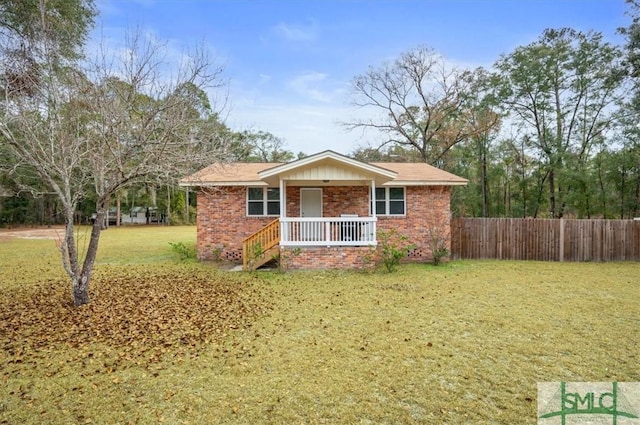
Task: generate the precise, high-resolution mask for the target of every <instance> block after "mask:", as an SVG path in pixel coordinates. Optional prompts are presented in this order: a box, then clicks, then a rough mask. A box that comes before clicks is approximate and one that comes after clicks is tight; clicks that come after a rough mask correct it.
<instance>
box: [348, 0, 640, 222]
mask: <svg viewBox="0 0 640 425" xmlns="http://www.w3.org/2000/svg"><path fill="white" fill-rule="evenodd" d="M627 4H628V6H629V10H628V15H629V17H630V18H631V23H630V24H629V26H628V27H625V28H620V29H618V31H619V33H620V34H622V35H623V36H624V38H625V40H626V44H625V45H623V46H619V45H614V44H612V43H610V42H608V41H606V40H604V38H603V35H602V33H600V32H596V31H588V32H581V31H577V30H574V29H571V28H561V29H547V30H545V31H544V32H543V33H542V34H541V35H540V36H539V38H538V39H537V40H535V41H533V42H532V43H530V44H528V45H525V46H519V47H517V48H516V49H515V50H514V51H513V52H511V53H508V54H504V55H502V56H500V58H499V59H498V60H497V61H496V62H495V63H494V64H493V67H492V69H483V68H478V69H472V70H470V69H458V68H455V67H453V66H450V65H449V63H448V62H447V60H446V58H444V57H443V56H441V55H440V54H439V53H438V52H436V51H434V50H433V49H430V48H429V47H425V46H421V47H418V48H415V49H413V50H410V51H408V52H405V53H403V54H402V55H400V57H398V58H397V59H396V60H395V61H392V62H387V63H384V64H383V65H381V66H379V67H371V68H370V69H369V70H368V71H367V72H366V73H364V74H362V75H360V76H358V77H356V78H355V79H354V80H353V83H352V91H353V99H354V100H353V103H354V105H356V106H358V107H360V108H365V109H368V110H369V111H372V112H374V113H376V112H377V115H373V118H367V119H364V120H358V121H351V122H345V123H343V124H344V126H345V127H346V128H348V129H352V130H353V129H364V130H372V131H374V132H375V133H377V134H378V135H379V136H380V139H381V140H382V141H381V142H380V143H377V144H370V145H367V146H362V147H359V148H358V149H356V150H355V151H354V152H353V156H354V157H356V158H358V159H361V160H376V161H422V162H427V163H430V164H432V165H434V166H437V167H439V168H442V169H445V170H447V171H450V172H453V173H455V174H458V175H460V176H463V177H465V178H467V179H469V185H468V186H467V187H464V188H456V189H455V191H454V196H453V200H452V210H453V213H454V215H458V216H473V217H548V218H561V217H577V218H592V217H603V218H631V217H637V216H640V137H639V131H640V128H639V127H638V122H640V119H639V118H640V115H639V113H640V100H639V99H640V91H639V86H638V82H639V81H640V80H639V76H640V71H639V70H640V59H639V58H640V25H639V21H638V20H639V19H640V18H639V13H638V11H639V10H640V8H639V3H638V1H636V0H629V1H627Z"/></svg>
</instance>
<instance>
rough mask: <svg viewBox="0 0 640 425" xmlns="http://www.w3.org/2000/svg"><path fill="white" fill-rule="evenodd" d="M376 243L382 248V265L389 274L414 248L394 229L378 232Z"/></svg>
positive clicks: (407, 239)
mask: <svg viewBox="0 0 640 425" xmlns="http://www.w3.org/2000/svg"><path fill="white" fill-rule="evenodd" d="M378 242H379V243H380V247H381V248H382V263H383V264H384V266H385V267H386V268H387V271H388V272H389V273H391V272H393V271H395V270H396V267H397V266H398V264H400V261H401V260H402V258H404V257H406V256H407V254H408V253H409V251H411V250H412V249H414V248H415V245H414V244H412V243H410V242H409V238H408V237H407V236H405V235H403V234H400V233H398V232H397V231H396V230H395V229H391V230H388V231H387V230H378Z"/></svg>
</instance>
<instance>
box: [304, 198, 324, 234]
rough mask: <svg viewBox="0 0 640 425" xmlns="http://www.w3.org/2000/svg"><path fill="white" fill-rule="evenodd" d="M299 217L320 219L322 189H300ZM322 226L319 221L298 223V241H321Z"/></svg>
mask: <svg viewBox="0 0 640 425" xmlns="http://www.w3.org/2000/svg"><path fill="white" fill-rule="evenodd" d="M300 217H304V218H313V217H322V189H320V188H301V189H300ZM323 224H324V223H322V222H320V221H305V222H302V223H300V230H299V231H300V240H303V241H321V240H322V235H323V234H324V232H323V227H322V226H323Z"/></svg>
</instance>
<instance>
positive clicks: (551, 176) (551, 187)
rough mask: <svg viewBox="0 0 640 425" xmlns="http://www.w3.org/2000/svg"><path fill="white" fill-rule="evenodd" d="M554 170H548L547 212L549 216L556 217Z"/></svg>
mask: <svg viewBox="0 0 640 425" xmlns="http://www.w3.org/2000/svg"><path fill="white" fill-rule="evenodd" d="M555 183H556V182H555V172H554V170H553V169H551V170H550V171H549V213H550V214H551V218H556V185H555Z"/></svg>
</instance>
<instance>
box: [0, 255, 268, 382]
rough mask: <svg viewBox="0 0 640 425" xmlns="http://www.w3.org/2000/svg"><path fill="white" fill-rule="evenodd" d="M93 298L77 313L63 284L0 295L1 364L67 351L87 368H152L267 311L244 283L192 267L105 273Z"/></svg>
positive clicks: (117, 269) (105, 270) (96, 278)
mask: <svg viewBox="0 0 640 425" xmlns="http://www.w3.org/2000/svg"><path fill="white" fill-rule="evenodd" d="M90 296H91V302H90V303H89V304H88V305H85V306H82V307H79V308H76V307H73V305H72V303H71V294H70V288H69V283H68V281H64V280H49V281H46V282H45V283H43V284H39V285H31V286H29V288H27V289H16V290H12V291H7V292H4V293H3V294H1V295H0V344H1V345H2V347H3V352H4V356H2V357H1V359H2V360H3V361H4V362H8V363H18V362H24V361H27V360H28V358H29V357H30V356H47V353H48V352H50V351H51V350H56V349H58V348H64V349H72V350H73V351H74V353H75V358H74V359H73V360H72V361H81V362H82V363H83V364H85V365H86V366H88V367H98V368H101V369H102V370H106V371H108V370H114V369H116V368H122V367H126V366H129V365H133V364H137V365H142V366H147V367H148V366H150V365H151V364H153V363H157V362H159V361H160V360H161V359H164V358H166V357H168V356H170V357H174V358H183V357H186V356H195V355H197V352H198V350H199V349H200V347H202V346H203V345H206V344H208V343H211V342H215V341H218V340H220V339H221V338H223V337H224V336H225V335H226V334H227V333H228V332H230V331H232V330H233V329H239V328H245V327H248V326H250V325H251V322H252V321H253V320H254V319H255V318H256V317H257V316H258V315H260V314H262V313H264V312H265V311H266V309H267V306H266V305H265V303H264V302H263V301H262V300H261V297H260V296H259V294H258V293H257V292H256V291H255V290H253V289H252V287H251V285H249V284H247V283H245V282H242V281H241V279H230V276H229V275H228V274H221V273H218V272H216V271H213V270H210V269H206V268H203V267H194V266H190V265H175V264H171V265H136V266H127V267H126V268H125V267H104V268H103V269H101V270H100V272H97V273H96V274H95V276H94V278H93V280H92V283H91V287H90Z"/></svg>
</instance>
